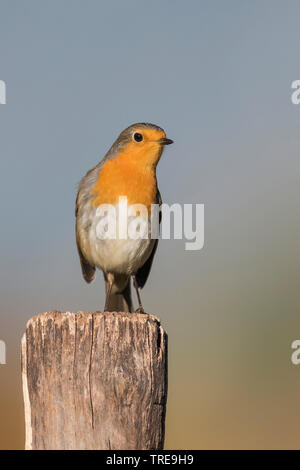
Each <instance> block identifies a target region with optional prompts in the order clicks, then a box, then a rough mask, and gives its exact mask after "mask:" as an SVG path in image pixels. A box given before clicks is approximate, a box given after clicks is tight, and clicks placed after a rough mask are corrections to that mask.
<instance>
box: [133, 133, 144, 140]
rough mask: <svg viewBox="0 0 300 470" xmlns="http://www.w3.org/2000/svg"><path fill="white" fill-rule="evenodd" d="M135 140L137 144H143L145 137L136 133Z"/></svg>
mask: <svg viewBox="0 0 300 470" xmlns="http://www.w3.org/2000/svg"><path fill="white" fill-rule="evenodd" d="M133 138H134V140H135V141H136V142H142V140H143V136H142V134H140V133H139V132H135V134H134V135H133Z"/></svg>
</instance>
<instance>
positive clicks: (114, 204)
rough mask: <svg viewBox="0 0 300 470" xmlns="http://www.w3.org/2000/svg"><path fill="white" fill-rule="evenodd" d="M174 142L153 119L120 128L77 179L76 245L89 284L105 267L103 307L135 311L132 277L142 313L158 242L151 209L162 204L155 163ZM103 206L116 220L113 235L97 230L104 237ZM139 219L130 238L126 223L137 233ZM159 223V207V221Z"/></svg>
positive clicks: (139, 309)
mask: <svg viewBox="0 0 300 470" xmlns="http://www.w3.org/2000/svg"><path fill="white" fill-rule="evenodd" d="M172 143H173V140H171V139H169V138H167V136H166V133H165V131H164V130H163V129H162V128H161V127H159V126H157V125H155V124H151V123H147V122H142V123H135V124H132V125H130V126H129V127H127V128H126V129H125V130H123V131H122V132H121V134H120V135H119V137H118V138H117V139H116V141H115V142H114V143H113V145H112V146H111V147H110V149H109V150H108V152H107V153H106V154H105V156H104V157H103V158H102V160H101V161H100V162H99V163H98V164H97V165H96V166H94V167H93V168H92V169H90V170H89V171H88V172H87V173H86V174H85V176H84V177H83V178H82V179H81V181H80V183H79V186H78V191H77V198H76V207H75V217H76V244H77V250H78V254H79V259H80V264H81V270H82V275H83V278H84V279H85V281H86V282H87V283H91V282H92V281H93V280H94V279H95V277H96V269H97V268H98V269H99V270H102V272H103V275H104V280H105V292H106V299H105V306H104V311H109V312H113V311H123V312H134V307H133V302H132V297H131V278H132V281H133V285H134V288H135V290H136V294H137V301H138V309H137V310H136V312H139V313H145V311H144V308H143V304H142V301H141V295H140V289H142V288H143V287H144V285H145V283H146V281H147V279H148V276H149V273H150V270H151V266H152V262H153V258H154V255H155V253H156V249H157V244H158V237H156V238H153V237H151V233H152V232H151V220H152V219H151V217H150V213H151V207H152V205H153V204H156V205H157V206H158V207H159V208H160V207H161V204H162V199H161V195H160V192H159V189H158V184H157V177H156V167H157V164H158V162H159V160H160V158H161V155H162V153H163V150H164V148H165V146H166V145H169V144H172ZM124 198H125V200H126V203H127V205H128V212H127V213H126V214H127V218H126V217H125V219H124V217H121V206H120V201H121V202H122V201H124ZM103 207H109V208H113V210H114V211H115V217H116V221H117V223H118V224H119V225H118V230H117V231H116V232H114V236H105V230H106V231H107V227H106V229H104V230H103V231H102V232H101V233H102V235H103V236H100V237H99V233H98V232H97V230H98V228H99V222H103V221H104V219H103V217H104V212H101V211H102V208H103ZM132 207H138V209H140V208H146V212H143V211H142V210H137V211H135V212H133V213H131V212H130V208H132ZM99 210H100V215H99ZM105 214H107V212H106V213H105ZM129 214H130V215H129ZM141 221H144V222H145V227H144V229H145V231H146V232H145V233H144V234H143V237H141V236H140V237H138V236H134V237H128V236H127V235H128V233H127V232H126V230H127V229H128V223H133V227H135V228H136V231H137V232H138V230H139V228H140V225H141V224H140V222H141ZM136 222H138V223H137V225H136V226H135V225H134V224H135V223H136ZM160 222H161V212H160V210H159V222H158V225H159V224H160ZM153 223H154V222H153V221H152V224H153ZM125 224H126V227H125ZM122 230H125V232H126V237H124V233H125V232H124V233H123V235H122V236H121V233H120V232H121V231H122Z"/></svg>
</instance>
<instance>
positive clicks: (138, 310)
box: [132, 274, 145, 313]
mask: <svg viewBox="0 0 300 470" xmlns="http://www.w3.org/2000/svg"><path fill="white" fill-rule="evenodd" d="M132 279H133V285H134V287H135V290H136V295H137V298H138V303H139V308H138V309H137V310H136V313H145V311H144V308H143V305H142V301H141V296H140V291H139V286H138V283H137V280H136V277H135V275H134V274H133V275H132Z"/></svg>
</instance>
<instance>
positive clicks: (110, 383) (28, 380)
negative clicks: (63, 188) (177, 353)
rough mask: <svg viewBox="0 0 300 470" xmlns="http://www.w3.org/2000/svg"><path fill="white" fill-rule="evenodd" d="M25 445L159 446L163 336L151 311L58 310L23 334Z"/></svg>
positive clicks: (36, 319) (41, 317) (164, 361)
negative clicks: (149, 312)
mask: <svg viewBox="0 0 300 470" xmlns="http://www.w3.org/2000/svg"><path fill="white" fill-rule="evenodd" d="M21 355H22V379H23V394H24V404H25V426H26V449H116V450H119V449H162V448H163V442H164V425H165V413H166V400H167V335H166V333H165V332H164V330H163V328H162V327H161V325H160V321H159V319H158V318H156V317H155V316H153V315H148V314H138V313H121V312H120V313H116V312H113V313H112V312H105V313H101V312H95V313H84V312H80V313H77V314H74V313H70V312H66V313H61V312H57V311H53V312H49V313H44V314H41V315H38V316H36V317H33V318H32V319H31V320H29V322H28V324H27V327H26V332H25V334H24V335H23V338H22V354H21Z"/></svg>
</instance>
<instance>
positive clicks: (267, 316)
mask: <svg viewBox="0 0 300 470" xmlns="http://www.w3.org/2000/svg"><path fill="white" fill-rule="evenodd" d="M299 15H300V4H299V2H298V1H291V0H288V1H278V0H262V1H257V0H254V1H251V2H246V1H240V0H227V1H226V2H225V1H222V0H218V1H216V0H210V1H208V0H207V1H204V0H202V1H193V0H188V1H186V2H183V1H178V0H172V1H170V0H163V1H162V0H160V1H157V0H152V1H151V2H146V1H135V0H127V1H126V2H124V1H120V0H119V1H117V0H112V1H109V2H108V1H100V0H98V1H91V0H87V1H85V2H83V1H77V0H72V1H71V0H63V1H58V0H53V1H51V2H50V1H46V0H43V1H37V0H36V1H34V0H27V1H26V2H22V1H20V0H19V1H17V0H9V1H8V0H7V1H6V0H0V79H1V80H5V82H6V85H7V104H6V105H0V179H1V184H0V209H1V250H0V262H1V271H0V276H1V278H0V298H1V315H0V339H3V340H5V341H6V343H7V348H8V364H7V365H6V366H0V367H1V368H0V383H1V389H0V447H2V448H9V447H10V448H11V447H12V448H14V447H16V446H17V447H22V445H23V422H22V413H23V410H22V395H21V387H20V377H19V375H20V374H19V356H18V355H19V341H20V337H21V334H22V332H23V331H24V328H25V324H26V321H27V320H28V319H29V318H30V317H31V316H32V315H34V314H36V313H39V312H43V311H47V310H51V309H60V310H72V311H78V310H86V311H93V310H98V309H101V308H102V307H103V304H104V288H103V282H102V276H101V274H100V273H99V275H98V276H97V280H96V282H95V283H94V284H93V285H92V286H88V285H86V284H85V283H84V281H83V279H82V277H81V273H80V267H79V261H78V259H77V253H76V248H75V239H74V202H75V197H76V185H77V183H78V182H79V180H80V179H81V177H82V176H83V175H84V174H85V172H86V171H87V170H88V169H89V168H91V167H92V166H94V165H95V164H96V163H97V162H98V161H99V160H100V159H101V158H102V156H103V155H104V153H105V152H106V151H107V149H108V148H109V147H110V145H111V144H112V142H113V141H114V139H115V138H116V137H117V135H118V134H119V133H120V131H122V130H123V129H124V128H125V127H127V126H128V125H130V124H132V123H133V122H139V121H149V122H153V123H155V124H158V125H160V126H162V127H164V129H165V130H166V132H167V134H168V136H169V137H170V138H172V139H174V141H175V144H174V145H173V146H171V147H169V148H168V149H167V150H166V152H165V153H164V155H163V158H162V159H161V162H160V164H159V167H158V181H159V187H160V190H161V193H162V196H163V199H164V202H167V203H170V204H171V203H173V202H179V203H203V204H204V205H205V246H204V248H203V250H201V251H199V252H187V251H185V250H184V241H162V242H161V243H160V246H159V250H158V255H157V257H156V260H155V264H154V267H153V271H152V274H151V277H150V279H149V282H148V284H147V286H146V288H145V289H144V292H143V299H144V304H145V306H146V308H147V310H148V311H149V312H150V313H153V314H157V315H158V316H159V317H160V318H161V320H162V323H163V325H164V326H165V328H166V329H167V331H168V333H169V343H170V351H169V354H170V356H169V365H170V371H169V374H170V375H169V380H170V385H169V406H168V414H167V440H166V445H167V447H169V448H170V447H172V448H216V447H222V448H234V447H250V448H257V447H264V446H265V447H268V448H272V447H273V448H276V447H293V446H294V447H295V446H296V447H299V431H298V422H297V416H298V415H299V411H300V410H299V400H298V398H297V397H298V396H299V387H300V368H299V370H298V369H297V367H296V366H292V365H291V362H290V355H291V349H290V344H291V342H292V341H293V340H294V339H298V338H299V337H300V320H299V306H300V294H299V287H298V285H299V274H300V264H299V261H300V260H299V257H300V255H299V252H300V251H299V228H300V219H299V176H300V163H299V158H300V157H299V155H300V152H299V144H300V138H299V124H300V106H299V107H298V106H295V105H292V103H291V99H290V97H291V92H292V90H291V88H290V87H291V83H292V81H293V80H296V79H300V69H299V58H298V55H299V51H298V44H299V40H300V32H299V31H300V30H299ZM299 367H300V366H299ZM1 417H2V418H1Z"/></svg>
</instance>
